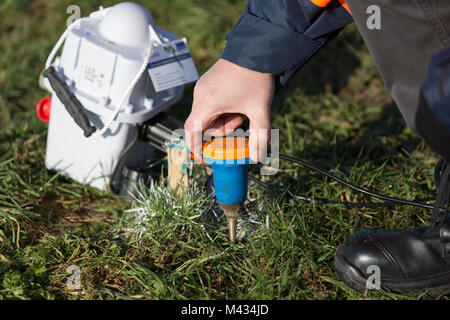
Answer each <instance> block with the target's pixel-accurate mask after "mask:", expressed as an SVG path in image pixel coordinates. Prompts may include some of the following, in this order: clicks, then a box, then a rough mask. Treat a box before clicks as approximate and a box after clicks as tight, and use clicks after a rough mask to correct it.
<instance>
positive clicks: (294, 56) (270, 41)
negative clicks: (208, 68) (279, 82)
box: [222, 13, 322, 77]
mask: <svg viewBox="0 0 450 320" xmlns="http://www.w3.org/2000/svg"><path fill="white" fill-rule="evenodd" d="M226 40H227V45H226V46H225V50H224V51H223V53H222V58H223V59H225V60H228V61H230V62H233V63H235V64H237V65H239V66H241V67H244V68H247V69H251V70H254V71H259V72H264V73H270V74H272V75H274V76H281V77H283V75H284V74H289V73H291V72H290V71H292V70H294V69H295V70H298V69H299V67H300V66H302V65H303V64H305V63H306V62H307V61H308V60H309V59H310V58H311V57H312V56H313V55H314V53H315V52H316V51H317V50H318V49H319V48H320V47H321V46H322V43H320V42H318V41H315V40H313V39H310V38H308V37H307V36H305V35H303V34H301V33H298V32H296V31H294V30H288V29H285V28H283V27H280V26H277V25H275V24H273V23H271V22H269V21H267V20H264V19H261V18H258V17H255V16H253V15H251V14H249V13H244V15H243V16H242V17H241V19H240V20H239V21H238V23H237V24H236V25H235V26H234V28H233V30H232V31H231V32H230V33H229V34H228V36H227V38H226Z"/></svg>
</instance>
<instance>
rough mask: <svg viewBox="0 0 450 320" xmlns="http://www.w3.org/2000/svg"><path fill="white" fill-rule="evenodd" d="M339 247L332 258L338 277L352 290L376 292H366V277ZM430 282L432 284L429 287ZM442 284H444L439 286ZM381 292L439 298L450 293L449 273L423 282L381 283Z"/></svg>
mask: <svg viewBox="0 0 450 320" xmlns="http://www.w3.org/2000/svg"><path fill="white" fill-rule="evenodd" d="M341 251H342V246H340V247H339V248H338V250H337V252H336V254H335V256H334V267H335V270H336V272H337V273H338V275H339V277H340V278H341V279H342V281H344V282H345V283H346V284H347V285H348V286H350V287H351V288H352V289H354V290H356V291H358V292H360V293H366V292H374V291H375V292H377V291H379V290H373V289H371V290H368V286H367V285H368V283H367V279H368V278H367V277H366V276H364V275H363V273H362V272H361V271H360V270H359V269H358V268H357V267H355V266H354V265H353V264H351V263H350V262H349V261H348V260H347V259H346V258H345V257H344V256H343V255H342V254H341ZM430 282H431V283H432V284H431V285H430ZM439 283H444V284H439ZM380 285H381V290H384V291H386V292H395V293H400V294H414V295H418V294H422V293H427V294H428V295H430V296H431V297H434V298H435V297H439V296H442V295H446V294H449V293H450V272H448V273H446V274H444V275H441V276H439V277H433V278H429V279H424V280H406V281H405V280H403V281H389V282H387V281H382V282H381V284H380Z"/></svg>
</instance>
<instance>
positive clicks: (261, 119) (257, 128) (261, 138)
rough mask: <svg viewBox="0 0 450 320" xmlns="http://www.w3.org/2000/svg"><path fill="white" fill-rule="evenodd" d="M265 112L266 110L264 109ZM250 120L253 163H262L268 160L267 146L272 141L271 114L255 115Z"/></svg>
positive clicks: (250, 145)
mask: <svg viewBox="0 0 450 320" xmlns="http://www.w3.org/2000/svg"><path fill="white" fill-rule="evenodd" d="M263 110H264V109H263ZM249 119H250V138H249V149H250V150H249V151H250V159H251V160H252V161H253V162H255V163H256V162H261V161H264V160H265V159H266V156H267V145H268V143H269V140H270V113H269V111H267V112H262V113H259V114H255V115H253V116H252V117H250V118H249Z"/></svg>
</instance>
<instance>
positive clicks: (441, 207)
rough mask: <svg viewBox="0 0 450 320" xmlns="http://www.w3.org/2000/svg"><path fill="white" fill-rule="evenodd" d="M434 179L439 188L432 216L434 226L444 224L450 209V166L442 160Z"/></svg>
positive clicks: (435, 170)
mask: <svg viewBox="0 0 450 320" xmlns="http://www.w3.org/2000/svg"><path fill="white" fill-rule="evenodd" d="M434 179H435V181H436V185H437V186H438V195H437V197H436V202H435V204H434V208H433V212H432V214H431V221H432V223H433V226H435V225H437V224H439V223H442V222H444V220H445V218H446V217H447V213H448V210H449V207H450V164H449V163H448V162H447V161H446V160H444V159H442V158H441V159H440V160H439V162H438V163H437V164H436V168H435V169H434Z"/></svg>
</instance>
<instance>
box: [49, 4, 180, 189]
mask: <svg viewBox="0 0 450 320" xmlns="http://www.w3.org/2000/svg"><path fill="white" fill-rule="evenodd" d="M66 32H67V34H66V36H65V43H64V47H63V50H62V54H61V56H60V57H57V58H56V59H55V61H54V62H53V63H52V66H53V67H54V68H55V70H56V72H57V74H58V76H59V77H60V78H61V79H62V80H63V81H64V82H65V84H66V85H67V86H68V87H69V88H70V91H71V92H72V93H73V94H74V95H75V96H76V98H77V99H78V100H79V101H80V102H81V104H82V105H83V107H84V109H85V112H86V115H87V117H88V118H89V120H90V123H91V124H92V125H93V126H95V127H96V128H97V133H99V132H98V131H102V128H104V126H105V125H106V126H108V128H107V130H103V131H105V132H104V133H103V134H100V135H98V134H97V135H95V134H94V135H92V136H90V137H85V136H84V135H83V131H82V130H81V129H80V127H79V126H78V125H77V124H76V123H75V122H74V119H73V118H71V116H70V115H69V113H68V112H67V110H66V109H65V107H64V105H63V103H62V102H61V101H60V99H58V97H57V96H56V94H55V93H54V92H53V90H52V87H51V86H50V83H49V81H48V80H47V79H45V80H44V84H45V86H46V88H47V89H48V90H49V91H50V92H53V95H52V105H51V113H50V121H49V128H48V137H47V151H46V160H45V164H46V167H47V168H48V169H50V170H55V171H61V172H62V174H63V175H65V176H68V177H70V178H72V179H74V180H75V181H78V182H80V183H83V184H89V185H91V186H93V187H96V188H98V189H103V190H105V189H107V188H108V185H109V183H110V179H111V175H112V173H113V172H114V168H115V167H116V165H117V163H118V160H119V158H120V156H121V153H122V151H123V150H124V149H125V148H126V146H127V145H128V144H129V143H130V141H131V140H133V139H134V137H135V135H136V134H137V124H139V123H143V122H145V121H146V120H148V119H150V118H152V117H154V116H155V115H157V114H159V113H160V112H162V111H165V110H166V109H167V108H168V107H169V106H171V105H173V104H175V103H177V102H178V101H179V100H180V99H181V98H182V95H183V90H184V86H182V85H181V86H177V87H174V88H171V89H168V90H165V91H161V92H155V90H154V87H153V84H152V81H151V79H150V77H149V74H148V72H147V70H146V69H142V70H144V72H142V74H141V75H140V77H139V78H138V77H136V76H137V75H138V74H139V70H140V68H141V67H142V65H143V63H144V64H145V63H148V61H144V60H145V59H148V58H149V52H151V50H150V51H148V50H149V49H151V47H152V46H156V45H158V44H160V43H161V41H162V42H168V41H171V40H175V39H177V38H176V36H175V35H173V34H172V33H170V32H167V31H165V30H162V29H161V28H159V27H157V26H156V25H155V24H154V22H153V18H152V16H151V15H150V13H149V12H148V11H147V10H146V9H145V8H144V7H142V6H140V5H137V4H135V3H131V2H123V3H119V4H117V5H115V6H113V7H110V8H100V9H99V10H98V11H95V12H93V13H91V15H90V16H89V17H87V18H82V19H81V20H80V21H79V23H78V25H77V26H75V27H73V28H68V30H66ZM55 52H56V51H55ZM146 54H147V56H146ZM49 60H51V59H50V57H49ZM47 62H48V61H47ZM135 77H136V78H135ZM133 78H135V80H137V81H135V85H134V86H133V89H132V91H130V92H131V94H129V95H128V96H127V97H125V96H124V94H125V92H126V91H127V88H129V86H130V83H132V82H133ZM122 97H123V98H124V100H123V102H124V103H123V105H122V106H121V107H120V109H119V105H120V104H121V100H122ZM115 111H116V114H117V116H116V117H115V120H114V121H112V120H113V119H112V117H114V114H115ZM108 120H110V121H109V123H108ZM105 129H106V128H105ZM149 152H150V153H151V150H150V149H149V146H146V145H144V144H142V145H140V146H138V147H136V148H134V149H133V151H132V152H131V153H130V154H129V155H127V157H126V160H125V162H126V163H125V164H127V163H133V164H135V165H136V163H139V162H140V161H141V160H142V159H145V158H148V156H149V155H148V153H149Z"/></svg>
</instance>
